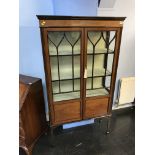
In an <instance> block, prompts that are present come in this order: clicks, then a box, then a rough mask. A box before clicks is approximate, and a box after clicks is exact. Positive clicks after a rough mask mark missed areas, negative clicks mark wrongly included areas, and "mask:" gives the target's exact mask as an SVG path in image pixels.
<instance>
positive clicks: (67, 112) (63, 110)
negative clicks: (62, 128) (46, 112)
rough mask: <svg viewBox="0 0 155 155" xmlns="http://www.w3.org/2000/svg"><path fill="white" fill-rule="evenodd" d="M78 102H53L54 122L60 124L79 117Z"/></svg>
mask: <svg viewBox="0 0 155 155" xmlns="http://www.w3.org/2000/svg"><path fill="white" fill-rule="evenodd" d="M80 111H81V110H80V102H69V103H61V104H54V114H55V122H54V124H61V123H65V122H71V121H76V120H80V119H81V115H80V113H81V112H80Z"/></svg>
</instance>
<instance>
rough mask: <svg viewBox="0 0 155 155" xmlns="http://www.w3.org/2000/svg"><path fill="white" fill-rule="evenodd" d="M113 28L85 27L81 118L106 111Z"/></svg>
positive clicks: (110, 84)
mask: <svg viewBox="0 0 155 155" xmlns="http://www.w3.org/2000/svg"><path fill="white" fill-rule="evenodd" d="M117 30H118V29H117V28H116V29H115V28H87V29H85V40H86V42H85V49H86V52H85V64H84V70H85V71H84V79H85V80H84V85H85V94H84V109H83V113H84V118H91V117H98V116H104V115H106V114H107V113H108V107H109V99H110V96H111V89H112V78H113V62H114V55H115V52H116V48H115V47H116V44H118V41H117V39H116V38H118V36H117V35H118V33H117Z"/></svg>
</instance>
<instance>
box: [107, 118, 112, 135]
mask: <svg viewBox="0 0 155 155" xmlns="http://www.w3.org/2000/svg"><path fill="white" fill-rule="evenodd" d="M110 125H111V116H108V117H107V131H106V134H109V133H110Z"/></svg>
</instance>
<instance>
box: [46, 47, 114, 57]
mask: <svg viewBox="0 0 155 155" xmlns="http://www.w3.org/2000/svg"><path fill="white" fill-rule="evenodd" d="M87 54H88V55H100V54H114V51H113V50H111V49H109V50H107V49H104V50H95V52H94V53H93V50H88V52H87ZM79 55H80V51H73V53H72V51H63V52H61V51H58V54H57V52H52V51H50V52H49V56H50V57H55V56H79Z"/></svg>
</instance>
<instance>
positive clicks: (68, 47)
mask: <svg viewBox="0 0 155 155" xmlns="http://www.w3.org/2000/svg"><path fill="white" fill-rule="evenodd" d="M37 17H38V19H39V24H40V30H41V40H42V48H43V58H44V69H45V76H46V86H47V94H48V104H49V118H50V125H51V126H53V127H54V126H58V125H62V124H64V123H69V122H74V121H80V120H86V119H90V118H100V117H107V118H110V116H111V112H112V102H113V94H114V87H115V80H116V74H117V66H118V59H119V52H120V43H121V35H122V28H123V21H124V20H125V17H78V16H44V15H37ZM108 130H109V123H108ZM107 132H109V131H107Z"/></svg>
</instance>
